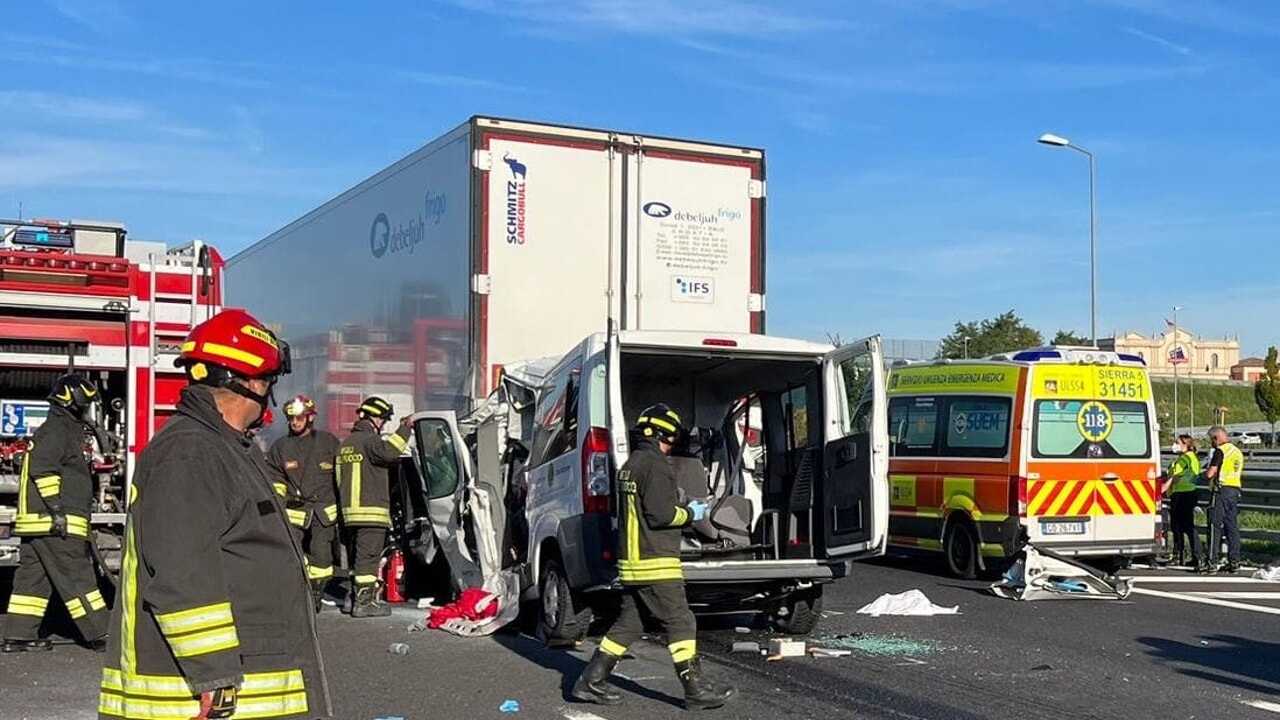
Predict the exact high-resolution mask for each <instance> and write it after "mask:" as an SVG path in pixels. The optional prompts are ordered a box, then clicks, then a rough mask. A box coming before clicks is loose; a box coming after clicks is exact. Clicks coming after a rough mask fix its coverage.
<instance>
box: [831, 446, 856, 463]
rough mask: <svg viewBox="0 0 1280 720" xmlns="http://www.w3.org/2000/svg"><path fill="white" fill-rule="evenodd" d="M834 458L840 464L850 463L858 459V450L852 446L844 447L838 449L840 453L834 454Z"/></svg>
mask: <svg viewBox="0 0 1280 720" xmlns="http://www.w3.org/2000/svg"><path fill="white" fill-rule="evenodd" d="M836 457H837V458H838V459H839V460H840V462H842V463H851V462H853V461H854V460H855V459H856V458H857V457H858V448H857V446H854V445H845V446H844V447H842V448H840V452H839V453H837V454H836Z"/></svg>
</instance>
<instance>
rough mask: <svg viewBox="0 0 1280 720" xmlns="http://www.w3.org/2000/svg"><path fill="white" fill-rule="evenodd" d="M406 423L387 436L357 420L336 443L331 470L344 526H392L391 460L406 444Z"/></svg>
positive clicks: (371, 423)
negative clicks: (335, 456) (344, 437)
mask: <svg viewBox="0 0 1280 720" xmlns="http://www.w3.org/2000/svg"><path fill="white" fill-rule="evenodd" d="M410 432H412V431H411V430H410V429H409V428H408V427H405V426H401V427H399V428H396V431H395V432H394V433H392V434H391V435H388V436H387V437H383V436H382V435H379V434H378V431H377V429H376V428H374V426H373V421H372V420H368V419H362V420H359V421H357V422H356V424H355V426H354V427H352V429H351V434H350V435H348V436H347V439H346V440H343V441H342V443H341V444H340V445H339V446H338V456H337V458H336V460H335V461H334V472H335V474H336V475H337V476H338V496H339V498H341V501H342V522H343V523H344V524H346V525H347V527H384V528H390V527H391V486H390V485H391V473H390V471H389V470H388V468H389V466H390V465H391V463H393V462H395V461H396V459H397V458H399V457H400V453H402V452H404V449H405V448H406V447H408V445H409V433H410Z"/></svg>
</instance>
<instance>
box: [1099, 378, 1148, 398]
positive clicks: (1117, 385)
mask: <svg viewBox="0 0 1280 720" xmlns="http://www.w3.org/2000/svg"><path fill="white" fill-rule="evenodd" d="M1098 397H1104V398H1128V399H1130V400H1146V399H1147V388H1146V386H1144V385H1143V384H1142V383H1138V382H1116V381H1114V380H1102V381H1100V382H1099V383H1098Z"/></svg>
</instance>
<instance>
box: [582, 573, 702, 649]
mask: <svg viewBox="0 0 1280 720" xmlns="http://www.w3.org/2000/svg"><path fill="white" fill-rule="evenodd" d="M649 628H653V629H655V630H658V631H660V632H662V633H663V634H665V635H666V636H667V650H668V651H670V652H671V661H672V662H675V663H683V662H688V661H690V660H692V659H693V657H694V656H695V655H696V654H697V652H698V644H697V636H698V625H697V621H695V620H694V618H693V611H692V610H690V609H689V602H688V600H687V599H686V598H685V594H684V583H683V582H663V583H654V584H653V585H633V586H628V587H625V588H623V590H622V609H621V611H620V612H619V613H618V618H617V620H615V621H614V622H613V625H612V626H611V627H610V628H609V631H608V632H607V633H605V636H604V639H603V640H601V641H600V650H601V651H603V652H605V653H607V654H609V655H612V656H614V657H622V656H623V655H624V654H626V652H627V648H628V647H630V646H631V645H632V644H634V643H635V642H636V641H637V640H639V639H640V637H641V636H642V635H643V634H644V632H645V630H646V629H649Z"/></svg>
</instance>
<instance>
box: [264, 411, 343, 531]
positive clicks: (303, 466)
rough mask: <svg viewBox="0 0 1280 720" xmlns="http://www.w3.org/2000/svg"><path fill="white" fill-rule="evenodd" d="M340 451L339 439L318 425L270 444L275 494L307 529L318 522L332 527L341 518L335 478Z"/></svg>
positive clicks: (291, 519) (291, 516)
mask: <svg viewBox="0 0 1280 720" xmlns="http://www.w3.org/2000/svg"><path fill="white" fill-rule="evenodd" d="M337 454H338V438H336V437H334V435H333V433H330V432H325V431H324V430H317V429H315V428H312V429H311V432H309V433H307V434H306V435H286V436H284V437H282V438H280V439H279V440H276V441H275V443H274V444H273V445H272V446H271V450H270V451H269V452H268V453H267V462H269V463H270V464H271V467H272V468H273V469H274V470H275V471H276V484H277V485H278V487H276V493H277V494H279V495H282V496H283V497H284V498H285V512H286V514H288V516H289V522H290V523H291V524H293V525H295V526H297V527H301V528H305V527H308V526H309V525H310V524H311V523H313V522H318V523H320V524H321V525H324V526H325V527H329V526H331V525H333V524H334V523H336V522H337V521H338V490H337V486H336V485H335V484H334V480H333V459H334V458H335V457H336V456H337ZM281 480H283V482H281ZM280 486H282V487H280ZM281 490H283V492H281Z"/></svg>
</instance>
